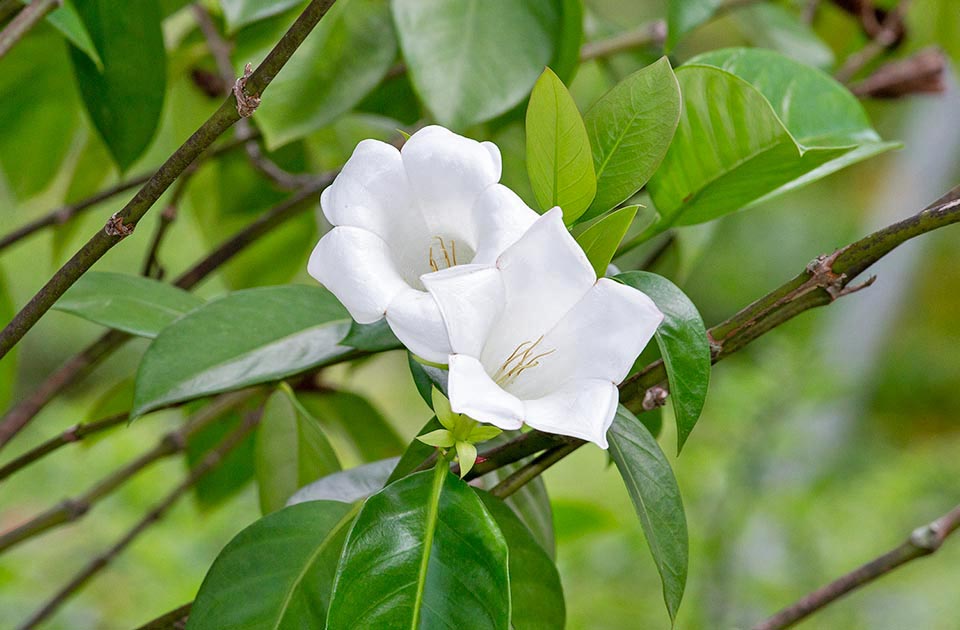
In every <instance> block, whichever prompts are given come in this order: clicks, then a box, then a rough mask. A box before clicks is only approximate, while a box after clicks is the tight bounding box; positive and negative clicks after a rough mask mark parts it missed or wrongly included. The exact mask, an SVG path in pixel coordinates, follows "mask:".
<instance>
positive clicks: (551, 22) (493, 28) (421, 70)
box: [391, 0, 562, 129]
mask: <svg viewBox="0 0 960 630" xmlns="http://www.w3.org/2000/svg"><path fill="white" fill-rule="evenodd" d="M561 4H562V0H527V1H526V2H516V1H515V0H463V1H462V2H449V1H448V0H394V1H393V2H392V3H391V7H392V9H393V19H394V22H395V24H396V27H397V33H398V36H399V39H400V48H401V49H402V51H403V57H404V60H405V61H406V63H407V68H408V70H409V72H410V78H411V80H412V82H413V86H414V88H415V89H416V91H417V93H418V94H419V95H420V98H421V99H422V100H423V102H424V103H425V104H426V106H427V108H429V109H430V111H431V112H433V114H434V116H436V118H437V120H438V121H440V122H441V123H442V124H443V125H445V126H447V127H452V128H455V129H462V128H464V127H467V126H469V125H472V124H475V123H478V122H482V121H484V120H489V119H490V118H493V117H494V116H497V115H498V114H502V113H503V112H506V111H507V110H509V109H510V108H512V107H513V106H514V105H517V104H518V103H520V101H522V100H523V98H524V97H525V96H526V95H527V94H528V93H529V92H530V88H531V87H533V84H534V82H535V81H536V80H537V77H538V76H539V75H540V73H541V72H542V71H543V68H544V66H546V65H547V64H548V63H550V61H551V59H553V56H554V50H555V45H554V42H555V41H557V36H558V34H559V31H560V24H561V17H560V11H561Z"/></svg>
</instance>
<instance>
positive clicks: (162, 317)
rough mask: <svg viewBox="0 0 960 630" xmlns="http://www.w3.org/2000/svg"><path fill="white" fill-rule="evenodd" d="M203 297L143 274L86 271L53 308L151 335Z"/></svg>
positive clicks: (99, 322)
mask: <svg viewBox="0 0 960 630" xmlns="http://www.w3.org/2000/svg"><path fill="white" fill-rule="evenodd" d="M203 303H204V302H203V300H202V299H200V298H198V297H197V296H195V295H192V294H190V293H187V292H186V291H184V290H183V289H178V288H177V287H174V286H172V285H169V284H166V283H163V282H159V281H158V280H153V279H150V278H144V277H143V276H131V275H129V274H124V273H112V272H105V271H90V272H87V273H85V274H84V275H83V276H81V277H80V279H79V280H77V282H76V283H75V284H74V285H73V286H72V287H70V288H69V289H68V290H67V292H66V293H64V294H63V297H61V298H60V299H59V300H57V302H56V304H54V305H53V308H55V309H57V310H59V311H64V312H65V313H71V314H73V315H77V316H78V317H82V318H84V319H87V320H90V321H91V322H94V323H96V324H102V325H104V326H107V327H109V328H115V329H117V330H122V331H123V332H127V333H130V334H131V335H137V336H140V337H148V338H151V339H152V338H154V337H156V336H157V335H158V334H160V331H161V330H163V329H164V328H166V327H167V326H169V325H170V324H172V323H173V322H174V321H176V320H177V319H178V318H180V317H182V316H183V315H185V314H187V313H189V312H190V311H192V310H193V309H194V308H196V307H198V306H200V305H201V304H203Z"/></svg>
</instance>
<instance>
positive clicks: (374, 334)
mask: <svg viewBox="0 0 960 630" xmlns="http://www.w3.org/2000/svg"><path fill="white" fill-rule="evenodd" d="M341 343H342V344H343V345H345V346H350V347H351V348H356V349H357V350H363V351H365V352H383V351H384V350H395V349H398V348H402V347H403V344H401V343H400V340H399V339H397V336H396V335H395V334H393V331H392V330H390V325H389V324H388V323H387V320H386V319H381V320H380V321H379V322H376V323H375V324H358V323H356V322H354V323H353V325H352V326H350V332H349V333H347V336H346V337H344V338H343V341H342V342H341Z"/></svg>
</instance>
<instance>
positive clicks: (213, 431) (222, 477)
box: [126, 392, 262, 510]
mask: <svg viewBox="0 0 960 630" xmlns="http://www.w3.org/2000/svg"><path fill="white" fill-rule="evenodd" d="M128 393H129V392H128ZM261 402H262V398H259V397H258V398H257V399H256V400H255V401H254V402H253V404H247V405H244V406H241V407H240V408H238V409H230V410H227V411H225V412H224V413H223V414H221V415H220V416H219V417H218V418H217V419H216V420H214V421H213V422H211V423H210V424H208V425H207V426H205V427H203V428H202V429H200V430H199V431H197V432H196V433H194V434H193V435H191V436H190V438H189V439H188V440H187V448H186V457H185V461H186V464H187V468H188V469H189V470H193V468H195V467H196V466H197V465H199V464H200V463H201V462H202V461H203V460H204V458H205V457H206V455H207V454H208V453H209V452H210V450H211V449H213V448H216V447H217V445H219V444H220V443H221V442H223V440H224V439H225V438H226V437H227V436H228V435H230V434H231V433H233V432H234V431H236V430H237V429H238V428H239V426H240V424H241V423H242V422H243V419H244V416H245V415H246V414H248V413H252V412H254V411H255V406H256V405H258V404H260V403H261ZM127 403H128V406H127V407H126V409H129V408H130V407H129V398H128V399H127ZM205 404H210V403H208V402H206V401H204V402H203V403H200V402H197V403H192V404H190V405H188V406H187V409H188V410H189V411H190V413H195V412H197V411H198V410H200V409H202V408H203V406H204V405H205ZM253 478H254V437H253V435H252V434H251V435H248V436H247V437H246V438H244V440H243V442H241V443H240V445H239V446H238V447H237V448H235V449H233V450H232V451H230V453H228V454H227V456H226V457H224V458H223V461H222V462H220V463H219V464H218V465H217V466H216V468H214V469H213V470H211V471H210V472H208V473H207V474H205V475H204V476H203V477H201V478H200V479H199V480H198V481H197V483H196V484H195V485H194V486H193V496H194V498H195V499H196V501H197V504H198V506H199V507H200V508H202V509H207V510H208V509H211V508H215V507H217V506H218V505H220V504H222V503H223V502H224V501H226V500H227V499H230V498H231V497H233V496H234V495H236V494H237V493H238V492H240V491H241V490H243V489H244V488H246V487H247V484H249V483H250V482H252V481H253Z"/></svg>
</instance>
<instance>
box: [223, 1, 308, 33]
mask: <svg viewBox="0 0 960 630" xmlns="http://www.w3.org/2000/svg"><path fill="white" fill-rule="evenodd" d="M302 3H303V0H220V6H221V7H222V8H223V17H224V19H225V20H226V21H227V30H228V31H229V32H231V33H235V32H236V31H237V30H238V29H239V28H240V27H242V26H246V25H247V24H252V23H253V22H256V21H258V20H262V19H265V18H268V17H272V16H274V15H277V14H279V13H283V12H284V11H286V10H287V9H289V8H291V7H295V6H299V5H300V4H302Z"/></svg>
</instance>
